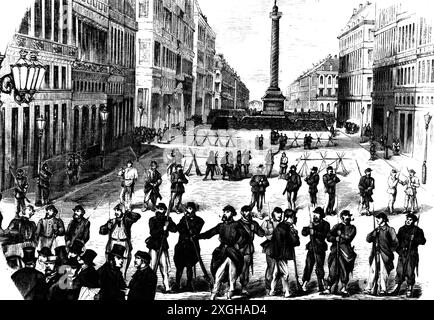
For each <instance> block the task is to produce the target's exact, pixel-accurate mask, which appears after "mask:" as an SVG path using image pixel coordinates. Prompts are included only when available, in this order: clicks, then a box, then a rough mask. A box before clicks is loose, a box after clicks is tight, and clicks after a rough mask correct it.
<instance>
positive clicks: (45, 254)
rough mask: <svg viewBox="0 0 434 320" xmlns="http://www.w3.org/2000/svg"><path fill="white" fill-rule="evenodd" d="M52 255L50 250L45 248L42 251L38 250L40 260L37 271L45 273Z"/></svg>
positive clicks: (37, 261)
mask: <svg viewBox="0 0 434 320" xmlns="http://www.w3.org/2000/svg"><path fill="white" fill-rule="evenodd" d="M52 255H53V254H52V253H51V250H50V248H47V247H43V248H41V250H38V259H37V260H36V266H35V269H36V270H38V271H39V272H42V273H44V272H45V268H46V263H47V260H48V257H51V256H52Z"/></svg>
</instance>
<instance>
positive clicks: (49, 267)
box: [44, 255, 67, 300]
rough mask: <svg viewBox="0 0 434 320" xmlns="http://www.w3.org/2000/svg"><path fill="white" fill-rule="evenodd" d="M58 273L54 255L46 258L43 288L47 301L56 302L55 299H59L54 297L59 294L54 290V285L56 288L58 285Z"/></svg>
mask: <svg viewBox="0 0 434 320" xmlns="http://www.w3.org/2000/svg"><path fill="white" fill-rule="evenodd" d="M58 271H59V267H58V264H57V257H56V256H54V255H49V256H47V258H46V260H45V270H44V275H45V286H46V290H47V300H56V298H59V297H56V295H57V294H58V293H59V292H56V291H58V290H56V289H55V286H56V284H57V288H58V283H59V280H60V278H61V276H60V274H59V272H58ZM62 280H64V279H62ZM66 282H67V281H66Z"/></svg>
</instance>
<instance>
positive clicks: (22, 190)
mask: <svg viewBox="0 0 434 320" xmlns="http://www.w3.org/2000/svg"><path fill="white" fill-rule="evenodd" d="M9 169H10V167H9ZM14 180H15V187H14V196H15V205H16V208H17V209H16V211H15V215H16V216H18V213H19V212H20V211H24V210H25V207H26V198H27V190H28V189H29V183H28V182H27V177H26V176H25V175H24V170H23V169H18V170H17V174H16V176H15V177H14Z"/></svg>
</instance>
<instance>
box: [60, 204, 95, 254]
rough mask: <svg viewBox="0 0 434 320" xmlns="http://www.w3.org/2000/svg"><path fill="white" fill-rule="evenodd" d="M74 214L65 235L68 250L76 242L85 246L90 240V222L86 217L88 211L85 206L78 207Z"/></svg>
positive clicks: (73, 210)
mask: <svg viewBox="0 0 434 320" xmlns="http://www.w3.org/2000/svg"><path fill="white" fill-rule="evenodd" d="M72 212H73V216H72V220H71V222H70V223H69V225H68V228H67V229H66V233H65V243H66V246H67V247H68V248H70V247H71V245H72V244H73V243H74V241H75V240H78V241H81V242H82V243H83V244H84V245H85V244H86V243H87V242H88V241H89V238H90V221H89V219H86V218H85V217H84V214H85V213H86V211H85V210H84V208H83V206H81V205H76V206H75V207H74V209H72Z"/></svg>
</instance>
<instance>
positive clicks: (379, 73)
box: [374, 68, 393, 91]
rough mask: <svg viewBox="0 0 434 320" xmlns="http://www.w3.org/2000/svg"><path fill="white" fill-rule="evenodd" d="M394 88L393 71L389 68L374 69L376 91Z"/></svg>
mask: <svg viewBox="0 0 434 320" xmlns="http://www.w3.org/2000/svg"><path fill="white" fill-rule="evenodd" d="M392 88H393V71H392V69H389V68H378V69H374V91H383V90H391V89H392Z"/></svg>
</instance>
